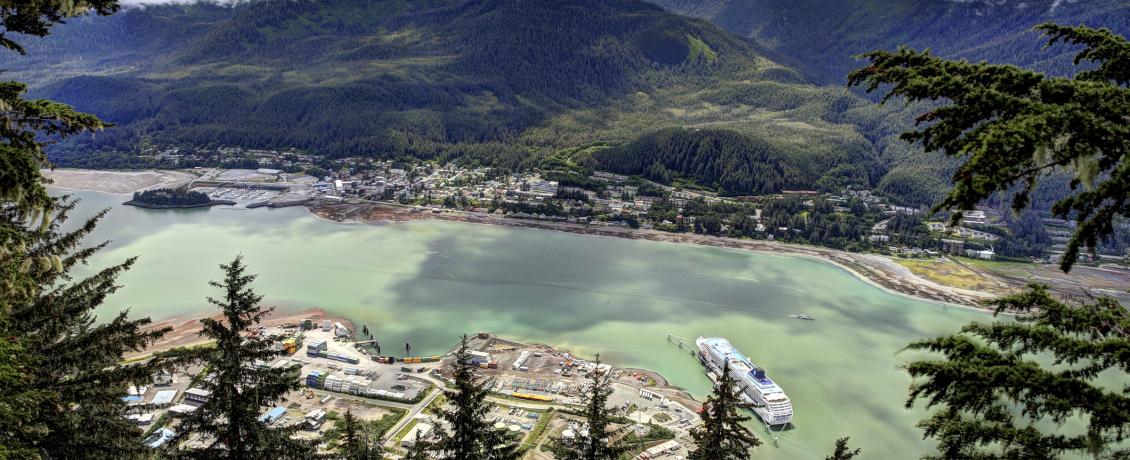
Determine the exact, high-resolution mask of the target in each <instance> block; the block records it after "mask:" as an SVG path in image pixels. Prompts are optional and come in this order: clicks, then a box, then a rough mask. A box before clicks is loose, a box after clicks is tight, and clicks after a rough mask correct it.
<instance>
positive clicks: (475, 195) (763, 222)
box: [153, 149, 1130, 264]
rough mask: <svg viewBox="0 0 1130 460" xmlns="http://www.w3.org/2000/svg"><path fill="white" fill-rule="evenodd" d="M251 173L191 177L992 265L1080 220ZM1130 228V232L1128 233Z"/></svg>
mask: <svg viewBox="0 0 1130 460" xmlns="http://www.w3.org/2000/svg"><path fill="white" fill-rule="evenodd" d="M192 152H194V153H188V154H182V153H180V150H178V149H166V150H163V151H160V152H155V153H153V158H155V159H157V160H159V161H161V162H162V163H163V164H167V165H169V166H173V167H178V166H189V165H193V164H198V163H201V162H204V163H208V162H211V161H212V159H213V157H210V156H202V155H200V154H199V153H198V152H196V151H195V150H194V151H192ZM214 154H215V155H223V156H224V157H225V158H238V159H240V160H239V161H237V162H236V163H238V165H240V166H244V167H243V168H230V169H229V168H212V167H205V166H192V167H191V168H190V169H189V170H190V171H193V172H194V174H195V175H196V178H195V179H194V180H192V181H190V182H189V183H186V184H182V185H184V186H187V187H190V188H192V189H193V190H196V191H201V192H205V193H207V194H208V195H209V196H210V197H211V198H212V199H213V200H216V201H220V202H223V203H230V202H235V203H236V204H237V206H245V207H249V208H254V207H260V206H270V207H280V206H293V205H311V204H317V203H385V204H389V205H395V206H404V207H410V208H411V209H412V211H413V212H419V213H436V214H439V213H469V214H471V215H474V216H477V217H487V216H490V217H496V218H506V219H523V220H533V221H544V222H557V223H562V224H578V225H584V226H607V227H624V228H639V229H645V230H647V229H653V230H659V231H668V232H692V233H701V234H707V235H715V236H730V237H738V238H754V239H765V240H778V241H785V242H794V243H802V244H815V245H819V246H827V247H832V248H836V249H844V250H849V251H856V252H876V253H881V254H886V255H892V256H900V257H937V256H939V255H943V254H946V255H958V256H964V257H969V258H974V259H983V260H1016V261H1037V262H1046V263H1056V262H1058V260H1059V258H1060V257H1062V254H1063V251H1064V248H1065V246H1066V244H1067V240H1068V239H1069V237H1070V235H1071V233H1072V229H1073V228H1074V226H1075V223H1074V222H1072V221H1065V220H1062V219H1056V218H1052V217H1050V216H1048V215H1035V213H1032V215H1025V216H1020V217H1018V216H1013V215H1011V214H1010V212H1008V211H1001V210H999V209H995V208H992V207H987V206H981V207H979V208H978V210H975V211H967V212H965V213H963V214H962V215H961V216H960V218H959V219H957V221H956V222H954V221H951V219H950V218H949V217H950V216H948V215H932V214H931V213H930V210H929V209H928V208H916V207H908V206H900V205H898V204H896V203H893V202H891V201H890V200H889V199H887V198H886V197H883V196H880V195H877V194H874V193H873V192H871V191H869V190H856V189H851V188H847V189H843V190H840V191H839V192H837V193H830V192H821V191H815V190H783V191H781V192H779V193H776V194H771V195H762V196H725V195H721V194H719V193H716V192H713V191H710V190H706V189H703V188H701V187H696V186H694V185H693V184H686V183H682V184H679V185H678V186H673V185H664V184H660V183H657V182H654V181H650V180H647V179H644V178H641V177H639V176H627V175H622V174H616V173H612V172H607V171H590V170H586V169H584V168H564V169H563V168H531V169H529V170H525V171H518V172H514V171H505V170H498V169H494V168H487V167H481V166H480V167H474V166H465V165H461V164H457V163H446V164H441V163H438V162H434V161H430V162H425V161H417V160H414V159H407V160H403V161H392V160H374V159H370V158H360V157H351V158H344V159H337V160H327V159H324V158H322V157H318V156H313V155H308V154H303V153H294V152H289V153H288V152H277V151H267V150H241V149H220V150H219V151H216V152H214ZM1126 230H1130V229H1126ZM1102 249H1103V250H1101V251H1099V252H1098V253H1096V254H1094V255H1092V254H1090V253H1085V254H1081V255H1080V261H1081V262H1083V263H1113V264H1125V263H1127V257H1128V255H1130V248H1127V247H1123V245H1122V244H1121V243H1119V242H1118V241H1115V242H1114V243H1112V244H1110V245H1109V246H1108V247H1104V248H1102Z"/></svg>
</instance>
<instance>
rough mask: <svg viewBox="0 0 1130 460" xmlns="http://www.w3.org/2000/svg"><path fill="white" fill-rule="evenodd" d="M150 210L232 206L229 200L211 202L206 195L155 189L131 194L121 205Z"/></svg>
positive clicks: (178, 190) (195, 192)
mask: <svg viewBox="0 0 1130 460" xmlns="http://www.w3.org/2000/svg"><path fill="white" fill-rule="evenodd" d="M122 204H126V205H130V206H137V207H141V208H152V209H172V208H202V207H208V206H215V205H225V204H226V205H234V204H235V202H234V201H231V200H213V199H211V198H209V197H208V195H207V194H205V193H202V192H197V191H193V190H188V189H183V188H157V189H150V190H142V191H138V192H133V199H131V200H129V201H127V202H125V203H122Z"/></svg>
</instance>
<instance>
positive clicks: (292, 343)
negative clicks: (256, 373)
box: [282, 337, 302, 355]
mask: <svg viewBox="0 0 1130 460" xmlns="http://www.w3.org/2000/svg"><path fill="white" fill-rule="evenodd" d="M282 346H283V351H285V352H286V354H288V355H293V354H294V353H295V352H297V351H298V347H300V346H302V339H301V338H299V337H290V338H287V339H285V340H283V342H282Z"/></svg>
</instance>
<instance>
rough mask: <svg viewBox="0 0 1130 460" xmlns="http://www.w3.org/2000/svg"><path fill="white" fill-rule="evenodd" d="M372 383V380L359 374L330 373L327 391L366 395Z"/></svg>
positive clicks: (327, 378)
mask: <svg viewBox="0 0 1130 460" xmlns="http://www.w3.org/2000/svg"><path fill="white" fill-rule="evenodd" d="M372 383H373V381H372V380H369V379H367V378H364V377H361V376H359V375H346V376H337V375H330V376H328V377H326V380H325V389H326V391H335V392H338V393H350V394H359V395H365V394H367V392H368V389H369V385H371V384H372Z"/></svg>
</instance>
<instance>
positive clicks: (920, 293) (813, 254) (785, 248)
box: [304, 203, 996, 313]
mask: <svg viewBox="0 0 1130 460" xmlns="http://www.w3.org/2000/svg"><path fill="white" fill-rule="evenodd" d="M304 207H305V208H307V210H308V211H309V212H310V213H311V214H312V215H313V216H314V217H316V218H318V219H322V220H326V221H330V222H333V223H337V224H369V225H383V224H394V223H402V222H411V221H418V220H420V221H422V220H438V221H447V222H459V223H469V224H481V225H495V226H502V227H512V228H527V229H534V230H543V231H558V232H563V233H571V234H575V235H584V236H594V237H610V238H623V239H630V240H643V241H653V242H658V243H670V244H684V245H694V246H701V247H714V248H721V249H733V250H741V251H753V252H760V253H764V254H785V255H791V256H800V257H805V258H808V259H810V260H817V261H821V262H826V263H829V264H832V265H833V266H835V267H837V268H839V269H841V270H844V271H846V272H848V273H849V274H851V275H852V276H854V277H855V278H857V279H859V280H860V281H863V282H865V283H867V284H869V285H871V286H873V287H876V288H879V289H881V290H883V291H885V292H887V293H889V294H893V295H898V296H902V297H907V298H911V299H914V300H919V301H924V302H928V303H932V304H936V305H939V306H942V307H946V308H948V307H955V308H961V309H966V310H972V311H978V312H984V313H991V312H992V310H991V309H989V308H985V307H983V306H981V303H980V302H981V301H983V300H987V299H990V298H993V297H996V294H992V293H987V292H980V291H970V290H965V289H960V288H953V287H948V286H943V285H940V284H937V283H934V282H933V281H930V280H927V279H924V278H921V277H919V276H917V275H914V274H913V273H910V272H909V271H906V270H905V268H903V267H901V266H899V265H898V264H897V263H895V262H894V261H892V260H890V259H889V258H887V257H885V256H880V255H875V254H864V253H851V252H846V251H839V250H836V249H831V248H823V247H819V246H805V245H799V244H790V243H781V242H774V241H766V240H745V239H735V238H727V237H715V236H706V235H697V234H679V233H668V232H660V231H656V230H636V229H629V228H621V227H592V226H587V225H581V224H569V223H563V222H545V221H533V220H525V219H514V218H507V217H493V216H486V217H484V216H477V215H471V214H469V213H465V212H458V211H456V212H452V211H450V210H445V211H444V212H442V213H439V214H436V213H432V212H430V211H427V212H412V211H411V210H410V209H411V208H409V207H405V206H402V205H394V204H386V203H360V204H357V203H334V204H317V203H315V204H308V205H305V206H304Z"/></svg>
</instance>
